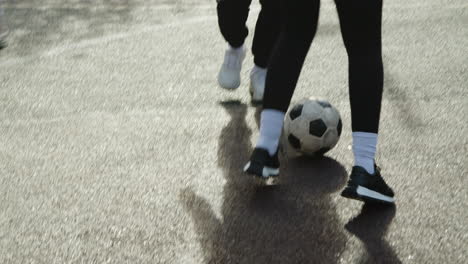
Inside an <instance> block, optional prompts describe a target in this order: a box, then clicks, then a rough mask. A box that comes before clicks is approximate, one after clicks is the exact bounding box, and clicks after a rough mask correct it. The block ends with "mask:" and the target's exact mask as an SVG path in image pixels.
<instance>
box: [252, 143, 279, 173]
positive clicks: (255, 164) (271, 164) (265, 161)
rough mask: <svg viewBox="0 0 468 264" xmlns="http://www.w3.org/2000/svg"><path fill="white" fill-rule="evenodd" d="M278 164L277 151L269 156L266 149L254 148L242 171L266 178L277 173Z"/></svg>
mask: <svg viewBox="0 0 468 264" xmlns="http://www.w3.org/2000/svg"><path fill="white" fill-rule="evenodd" d="M279 165H280V164H279V159H278V152H276V153H275V155H273V156H270V153H268V151H267V150H266V149H263V148H255V149H254V151H253V153H252V156H250V161H249V162H248V163H247V164H246V165H245V167H244V172H245V173H248V174H253V175H255V176H257V177H260V178H263V179H268V178H269V177H275V176H278V175H279Z"/></svg>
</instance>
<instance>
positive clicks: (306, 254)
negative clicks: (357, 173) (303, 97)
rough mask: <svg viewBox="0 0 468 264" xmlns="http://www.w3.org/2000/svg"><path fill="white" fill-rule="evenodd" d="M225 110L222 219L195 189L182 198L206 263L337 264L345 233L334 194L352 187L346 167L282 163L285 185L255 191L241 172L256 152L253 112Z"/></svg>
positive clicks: (237, 106)
mask: <svg viewBox="0 0 468 264" xmlns="http://www.w3.org/2000/svg"><path fill="white" fill-rule="evenodd" d="M221 105H222V106H223V108H224V109H225V111H227V112H228V113H229V115H230V116H231V120H230V122H229V123H228V124H227V126H226V127H225V128H224V129H223V130H222V132H221V135H220V138H219V148H218V165H219V166H220V167H221V168H222V169H223V170H224V177H225V178H226V185H225V187H224V197H223V205H222V209H221V215H222V217H221V219H219V218H217V216H216V214H215V213H214V212H213V209H212V208H211V205H210V204H209V202H208V201H207V200H205V199H204V198H203V197H202V196H200V195H197V194H196V193H195V192H194V191H193V190H192V189H190V188H188V189H185V190H184V191H183V192H182V193H181V200H182V202H183V204H184V206H185V208H186V209H187V210H188V212H189V213H190V215H191V216H192V219H193V222H194V225H195V228H196V231H197V233H198V238H199V243H200V244H201V248H202V249H203V253H204V258H205V262H206V263H338V261H339V258H340V255H341V253H342V252H343V251H344V249H345V245H346V235H345V234H344V230H343V228H342V226H341V224H340V222H339V219H338V216H337V213H336V208H335V206H334V204H333V203H332V201H331V197H330V195H331V194H332V193H335V192H337V191H338V190H339V189H341V188H342V186H343V185H344V183H345V180H346V171H345V169H344V168H343V166H342V165H341V164H339V163H338V162H336V161H335V160H333V159H330V158H323V159H317V160H310V159H294V160H289V161H285V160H283V164H282V173H281V184H280V185H276V186H264V187H258V186H257V187H255V186H254V185H253V184H252V179H251V178H250V177H248V176H246V175H244V174H242V171H241V168H242V166H243V165H244V163H245V162H246V160H247V159H248V156H249V154H250V152H251V150H252V146H251V143H250V137H251V134H252V131H251V129H250V128H249V127H248V126H247V123H246V121H245V118H246V114H247V106H246V105H244V104H242V103H240V102H236V101H231V102H223V103H221ZM258 111H259V110H257V114H256V117H257V118H258V116H259V115H258Z"/></svg>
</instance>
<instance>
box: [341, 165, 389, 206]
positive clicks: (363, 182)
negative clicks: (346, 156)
mask: <svg viewBox="0 0 468 264" xmlns="http://www.w3.org/2000/svg"><path fill="white" fill-rule="evenodd" d="M349 178H350V179H349V181H348V186H346V188H345V189H344V190H343V192H341V196H343V197H346V198H351V199H356V200H360V201H363V202H379V203H394V202H395V199H394V198H393V196H394V193H393V190H392V189H391V188H390V187H389V186H388V185H387V184H386V183H385V181H384V179H383V178H382V176H381V175H380V171H379V168H378V167H377V166H375V173H374V175H371V174H370V173H368V172H367V171H366V170H365V169H364V168H362V167H360V166H354V167H353V170H352V172H351V175H350V176H349Z"/></svg>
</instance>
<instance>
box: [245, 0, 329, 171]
mask: <svg viewBox="0 0 468 264" xmlns="http://www.w3.org/2000/svg"><path fill="white" fill-rule="evenodd" d="M284 7H285V11H284V12H285V13H284V26H283V27H282V31H281V33H280V36H279V39H278V42H277V43H276V46H275V49H274V51H273V53H272V56H271V59H270V63H269V67H268V73H267V78H266V86H265V95H264V102H263V107H264V110H263V111H262V114H261V122H260V137H259V139H258V141H257V145H256V148H255V150H254V152H253V154H252V157H251V158H250V162H249V163H248V164H247V165H246V167H245V168H244V170H245V171H246V172H247V173H250V174H254V175H257V176H261V177H269V176H276V175H277V174H278V173H279V172H278V171H277V170H274V173H269V169H270V168H271V166H269V165H268V164H273V165H276V167H275V168H274V169H277V168H278V167H279V164H278V163H276V162H271V160H272V159H274V160H276V159H277V152H278V144H279V140H280V136H281V131H282V127H283V119H284V114H285V112H286V111H287V109H288V107H289V104H290V102H291V98H292V95H293V93H294V89H295V88H296V84H297V81H298V79H299V75H300V72H301V70H302V66H303V64H304V60H305V58H306V55H307V53H308V51H309V48H310V45H311V43H312V40H313V38H314V36H315V32H316V29H317V23H318V15H319V9H320V1H319V0H297V1H286V2H285V6H284ZM265 172H266V173H265Z"/></svg>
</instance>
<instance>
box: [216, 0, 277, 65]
mask: <svg viewBox="0 0 468 264" xmlns="http://www.w3.org/2000/svg"><path fill="white" fill-rule="evenodd" d="M281 1H282V0H260V4H261V5H262V10H261V11H260V14H259V16H258V19H257V24H256V26H255V36H254V39H253V45H252V53H253V54H254V62H255V64H256V65H257V66H259V67H262V68H267V66H268V62H269V59H270V54H271V52H272V50H273V47H274V45H275V43H276V40H277V39H278V36H279V33H280V23H281V22H280V21H281V19H280V14H281V7H280V2H281ZM251 2H252V0H218V6H217V11H218V24H219V28H220V30H221V34H222V35H223V37H224V39H225V40H226V41H227V42H228V43H229V45H231V46H232V47H236V48H237V47H240V46H242V44H244V41H245V38H246V37H247V34H248V33H249V31H248V29H247V27H246V25H245V23H246V21H247V17H248V15H249V7H250V3H251Z"/></svg>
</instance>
